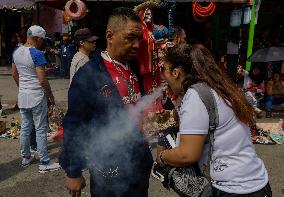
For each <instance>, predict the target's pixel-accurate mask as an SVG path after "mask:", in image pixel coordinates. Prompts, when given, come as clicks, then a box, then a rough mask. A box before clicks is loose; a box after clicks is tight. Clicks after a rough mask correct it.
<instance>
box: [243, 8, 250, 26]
mask: <svg viewBox="0 0 284 197" xmlns="http://www.w3.org/2000/svg"><path fill="white" fill-rule="evenodd" d="M250 19H251V9H250V7H246V8H245V9H244V21H243V24H245V25H246V24H249V23H250Z"/></svg>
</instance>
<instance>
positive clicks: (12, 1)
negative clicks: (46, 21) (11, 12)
mask: <svg viewBox="0 0 284 197" xmlns="http://www.w3.org/2000/svg"><path fill="white" fill-rule="evenodd" d="M38 1H42V0H1V1H0V9H3V8H8V9H12V8H16V9H31V8H32V7H33V6H34V4H35V3H36V2H38Z"/></svg>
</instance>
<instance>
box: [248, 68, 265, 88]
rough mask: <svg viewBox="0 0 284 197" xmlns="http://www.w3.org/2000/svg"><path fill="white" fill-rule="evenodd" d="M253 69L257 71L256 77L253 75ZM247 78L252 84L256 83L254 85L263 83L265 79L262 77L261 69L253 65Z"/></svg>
mask: <svg viewBox="0 0 284 197" xmlns="http://www.w3.org/2000/svg"><path fill="white" fill-rule="evenodd" d="M254 69H258V70H259V74H258V75H255V74H254V73H253V70H254ZM249 77H250V79H251V80H252V81H253V82H254V83H256V85H260V84H261V83H262V82H263V81H264V79H265V76H264V73H263V69H261V67H260V66H259V65H254V66H253V67H252V69H251V70H250V71H249Z"/></svg>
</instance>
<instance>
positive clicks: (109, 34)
mask: <svg viewBox="0 0 284 197" xmlns="http://www.w3.org/2000/svg"><path fill="white" fill-rule="evenodd" d="M112 38H113V32H112V31H111V30H110V29H107V30H106V40H107V41H108V43H112Z"/></svg>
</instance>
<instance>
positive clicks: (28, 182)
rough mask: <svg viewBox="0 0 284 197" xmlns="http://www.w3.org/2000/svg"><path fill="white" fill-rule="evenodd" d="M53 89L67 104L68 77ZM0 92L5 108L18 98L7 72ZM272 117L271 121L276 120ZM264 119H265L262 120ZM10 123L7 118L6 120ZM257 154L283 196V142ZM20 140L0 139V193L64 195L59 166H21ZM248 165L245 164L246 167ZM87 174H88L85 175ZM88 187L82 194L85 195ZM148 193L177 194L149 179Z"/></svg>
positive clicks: (55, 149)
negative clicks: (50, 168)
mask: <svg viewBox="0 0 284 197" xmlns="http://www.w3.org/2000/svg"><path fill="white" fill-rule="evenodd" d="M50 83H51V86H52V90H53V92H54V95H55V99H56V102H57V103H58V105H60V106H61V107H63V108H66V102H67V90H68V85H69V80H65V79H51V80H50ZM0 95H3V97H2V104H5V105H4V106H5V108H11V107H12V104H15V102H16V100H17V88H16V85H15V83H14V81H13V80H12V77H11V76H9V75H1V74H0ZM11 117H15V118H18V119H19V113H18V112H17V111H10V112H9V115H8V117H7V118H5V120H7V121H9V120H10V119H11ZM277 120H278V119H271V120H270V121H274V122H275V121H277ZM263 121H266V120H263ZM7 125H9V122H8V124H7ZM256 149H257V152H258V154H259V156H260V157H261V158H262V159H263V160H264V162H265V164H266V167H267V169H268V171H269V175H270V184H271V186H272V190H273V193H274V195H273V196H274V197H283V196H284V168H283V161H284V160H283V159H284V146H280V145H256ZM49 151H50V155H51V157H52V159H53V160H57V157H58V154H59V152H60V144H58V143H52V144H49ZM19 152H20V151H19V142H18V140H15V139H0V158H1V159H0V197H15V196H19V197H31V196H33V197H59V196H60V197H67V196H68V194H67V192H66V189H65V186H64V172H63V171H62V170H60V171H57V172H52V173H47V174H44V175H42V174H39V173H38V172H37V163H36V162H37V161H36V162H35V163H34V164H32V165H31V166H30V167H28V168H25V169H23V168H21V167H20V162H21V158H20V155H19ZM249 167H250V166H248V168H249ZM86 177H87V176H86ZM88 189H89V188H88V187H87V188H86V189H85V190H84V194H83V196H88ZM149 196H150V197H175V196H177V195H176V194H174V193H172V192H168V191H166V190H165V189H163V188H162V186H161V184H160V183H158V182H157V181H155V180H153V179H151V181H150V189H149Z"/></svg>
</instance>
